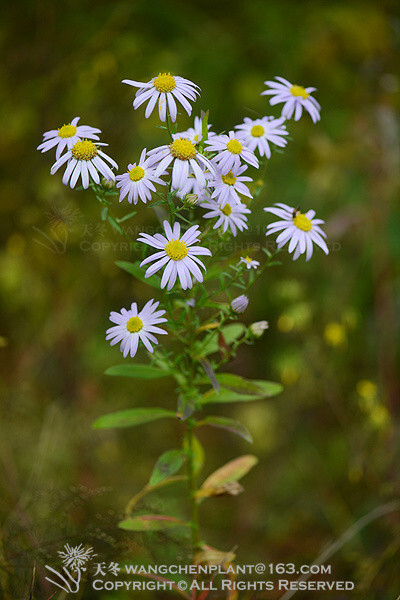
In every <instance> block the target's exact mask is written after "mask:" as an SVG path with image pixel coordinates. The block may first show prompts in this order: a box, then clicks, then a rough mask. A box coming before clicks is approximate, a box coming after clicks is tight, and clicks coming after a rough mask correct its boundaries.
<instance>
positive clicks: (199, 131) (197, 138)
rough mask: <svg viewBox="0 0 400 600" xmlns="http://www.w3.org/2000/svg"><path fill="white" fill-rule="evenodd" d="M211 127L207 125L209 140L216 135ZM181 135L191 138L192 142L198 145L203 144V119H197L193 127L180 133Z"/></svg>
mask: <svg viewBox="0 0 400 600" xmlns="http://www.w3.org/2000/svg"><path fill="white" fill-rule="evenodd" d="M211 127H212V125H210V124H209V125H207V130H208V138H211V137H213V136H214V135H215V133H214V132H212V131H211ZM180 135H182V136H184V137H187V138H189V140H190V141H191V142H194V143H196V144H197V143H198V142H201V140H202V139H203V119H202V118H201V117H195V118H194V124H193V127H189V129H187V130H186V131H182V132H180Z"/></svg>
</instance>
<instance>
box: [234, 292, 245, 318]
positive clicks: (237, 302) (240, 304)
mask: <svg viewBox="0 0 400 600" xmlns="http://www.w3.org/2000/svg"><path fill="white" fill-rule="evenodd" d="M248 305H249V299H248V297H247V296H245V295H244V294H242V295H241V296H238V297H237V298H234V299H233V300H232V302H231V309H232V310H233V312H235V313H237V314H239V315H240V314H241V313H244V311H245V310H246V308H247V307H248Z"/></svg>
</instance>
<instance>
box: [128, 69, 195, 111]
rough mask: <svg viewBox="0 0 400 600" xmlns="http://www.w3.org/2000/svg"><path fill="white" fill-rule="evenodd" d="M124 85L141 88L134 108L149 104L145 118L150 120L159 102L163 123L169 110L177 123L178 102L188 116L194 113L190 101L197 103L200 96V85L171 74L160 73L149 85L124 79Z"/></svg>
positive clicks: (134, 102)
mask: <svg viewBox="0 0 400 600" xmlns="http://www.w3.org/2000/svg"><path fill="white" fill-rule="evenodd" d="M122 83H126V84H128V85H131V86H133V87H137V88H139V89H138V91H137V92H136V95H135V99H134V101H133V108H134V109H137V108H139V106H141V105H142V104H144V103H145V102H147V103H148V104H147V106H146V110H145V113H144V116H145V117H146V119H148V118H149V116H150V115H151V113H152V112H153V110H154V107H155V105H156V104H157V102H158V114H159V117H160V119H161V121H165V120H166V117H167V108H168V112H169V114H170V116H171V120H172V121H176V116H177V112H178V110H177V106H176V100H177V101H178V102H179V103H180V104H181V105H182V106H183V108H184V109H185V111H186V112H187V114H188V115H190V114H191V112H192V107H191V105H190V103H189V101H188V100H190V101H192V102H195V101H196V100H197V96H199V95H200V92H199V91H198V90H199V89H200V88H199V86H198V85H196V84H195V83H193V82H192V81H189V80H188V79H185V78H184V77H179V76H177V75H171V73H159V74H158V75H157V77H153V78H152V79H150V81H148V82H147V83H143V82H141V81H133V80H131V79H124V80H123V81H122Z"/></svg>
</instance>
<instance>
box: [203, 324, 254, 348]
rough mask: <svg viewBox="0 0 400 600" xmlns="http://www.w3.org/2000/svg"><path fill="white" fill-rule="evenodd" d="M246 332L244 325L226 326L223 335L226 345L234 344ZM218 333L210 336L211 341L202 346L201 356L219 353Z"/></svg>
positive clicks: (215, 332)
mask: <svg viewBox="0 0 400 600" xmlns="http://www.w3.org/2000/svg"><path fill="white" fill-rule="evenodd" d="M245 330H246V327H245V326H244V325H243V323H232V324H231V325H226V326H225V327H223V328H222V335H223V336H224V339H225V342H226V344H228V345H229V344H232V342H234V341H235V340H237V339H238V338H239V337H240V336H241V335H242V334H243V333H244V332H245ZM218 350H219V346H218V332H217V331H213V333H212V334H211V335H210V336H209V339H208V340H207V342H206V343H205V344H202V346H201V354H202V355H208V354H213V353H214V352H218Z"/></svg>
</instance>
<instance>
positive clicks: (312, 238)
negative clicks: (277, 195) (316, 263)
mask: <svg viewBox="0 0 400 600" xmlns="http://www.w3.org/2000/svg"><path fill="white" fill-rule="evenodd" d="M264 210H265V211H266V212H270V213H272V214H274V215H276V216H277V217H279V218H280V219H281V220H280V221H275V222H274V223H271V224H270V225H268V226H267V233H266V234H265V235H271V234H273V233H278V232H280V233H279V235H278V237H277V238H276V243H277V245H278V248H282V247H283V246H284V245H285V244H286V243H287V242H289V240H290V242H289V248H288V251H289V252H293V260H296V259H297V258H299V256H300V254H304V253H305V254H306V261H308V260H310V258H311V256H312V253H313V244H316V245H317V246H319V247H320V248H322V250H323V251H324V252H325V254H329V250H328V247H327V245H326V243H325V241H324V238H325V237H326V233H325V232H324V231H322V229H321V228H320V225H322V224H323V223H324V221H322V220H321V219H314V216H315V210H309V211H307V212H306V213H304V214H303V213H301V212H300V211H299V210H298V209H294V208H292V207H291V206H288V205H287V204H280V203H277V204H275V205H274V206H273V207H271V208H264Z"/></svg>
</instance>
